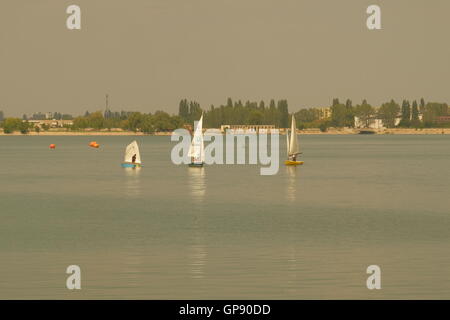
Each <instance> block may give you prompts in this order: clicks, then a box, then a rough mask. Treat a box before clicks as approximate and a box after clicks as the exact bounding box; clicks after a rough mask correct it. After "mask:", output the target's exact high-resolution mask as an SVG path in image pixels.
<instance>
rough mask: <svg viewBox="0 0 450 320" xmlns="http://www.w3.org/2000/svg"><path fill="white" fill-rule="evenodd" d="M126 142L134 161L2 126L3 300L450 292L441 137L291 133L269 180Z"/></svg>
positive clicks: (449, 170) (119, 147)
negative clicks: (8, 132)
mask: <svg viewBox="0 0 450 320" xmlns="http://www.w3.org/2000/svg"><path fill="white" fill-rule="evenodd" d="M136 139H137V141H138V142H139V144H140V146H141V153H142V158H143V161H144V165H145V167H144V168H142V169H141V170H138V171H136V170H127V169H123V168H121V167H120V163H121V161H122V158H123V152H124V148H125V146H126V144H128V143H129V142H131V141H132V140H133V137H31V136H30V137H26V136H11V137H0V298H3V299H5V298H13V299H17V298H25V299H29V298H36V299H91V298H94V299H108V298H113V299H114V298H123V299H197V298H208V299H209V298H215V299H229V298H235V299H248V298H255V299H262V298H267V299H272V298H273V299H330V298H337V299H346V298H357V299H365V298H373V299H382V298H387V299H410V298H425V299H428V298H437V299H443V298H447V299H448V298H450V210H449V208H450V188H449V181H450V138H449V137H448V136H419V135H418V136H413V135H408V136H401V135H384V136H377V135H373V136H364V135H362V136H361V135H359V136H358V135H346V136H331V135H330V136H301V137H300V141H301V144H302V147H303V151H304V155H303V157H302V158H303V160H304V161H305V165H304V166H301V167H298V168H288V167H285V166H284V165H282V166H280V170H279V173H278V174H277V175H274V176H261V175H260V174H259V168H260V166H259V165H214V166H206V167H205V168H204V169H196V168H188V167H186V166H176V165H173V164H172V163H171V160H170V151H171V148H172V146H173V145H174V144H175V143H173V142H170V137H154V136H145V137H136ZM280 139H281V147H282V150H281V154H282V157H283V156H284V152H285V151H284V149H285V144H284V139H285V138H284V137H283V136H282V137H280ZM91 140H96V141H97V142H98V143H99V144H100V145H101V148H100V149H92V148H89V147H88V143H89V141H91ZM50 143H55V144H56V145H57V149H56V150H50V149H49V148H48V145H49V144H50ZM280 160H284V159H280ZM72 264H76V265H79V266H80V267H81V272H82V290H78V291H77V290H73V291H69V290H68V289H66V284H65V283H66V278H67V276H68V275H67V274H66V273H65V271H66V268H67V266H69V265H72ZM372 264H376V265H379V266H380V267H381V271H382V289H381V290H368V289H367V288H366V279H367V277H368V275H367V274H366V268H367V266H369V265H372Z"/></svg>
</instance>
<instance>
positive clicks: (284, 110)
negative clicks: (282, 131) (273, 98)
mask: <svg viewBox="0 0 450 320" xmlns="http://www.w3.org/2000/svg"><path fill="white" fill-rule="evenodd" d="M277 109H278V117H279V120H278V126H279V127H280V128H287V127H288V126H289V107H288V102H287V100H279V101H278V106H277Z"/></svg>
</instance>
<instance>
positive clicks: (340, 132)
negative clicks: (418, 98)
mask: <svg viewBox="0 0 450 320" xmlns="http://www.w3.org/2000/svg"><path fill="white" fill-rule="evenodd" d="M360 130H365V131H373V132H374V133H375V134H378V135H386V134H387V135H389V134H397V135H398V134H408V135H437V134H440V135H442V134H450V128H424V129H415V128H393V129H354V128H342V129H335V128H330V129H328V130H327V131H326V132H322V131H320V130H319V129H304V130H297V132H298V133H299V134H300V135H302V134H304V135H352V134H353V135H354V134H359V132H360ZM171 134H172V132H155V133H143V132H132V131H41V132H39V133H38V132H34V131H30V132H29V133H26V134H22V133H20V132H18V131H16V132H13V133H8V134H5V133H3V132H2V131H0V136H170V135H171ZM280 134H282V135H284V134H285V132H284V129H282V130H280Z"/></svg>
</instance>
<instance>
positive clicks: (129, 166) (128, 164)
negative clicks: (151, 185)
mask: <svg viewBox="0 0 450 320" xmlns="http://www.w3.org/2000/svg"><path fill="white" fill-rule="evenodd" d="M140 167H142V165H141V164H139V163H126V162H124V163H122V168H132V169H135V168H140Z"/></svg>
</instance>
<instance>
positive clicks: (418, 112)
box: [0, 98, 450, 133]
mask: <svg viewBox="0 0 450 320" xmlns="http://www.w3.org/2000/svg"><path fill="white" fill-rule="evenodd" d="M327 110H329V113H328V114H325V112H326V111H327ZM201 114H203V116H204V119H203V121H204V124H203V125H204V127H205V128H219V127H220V126H221V125H226V124H235V125H275V126H276V127H279V128H287V127H289V119H290V118H289V114H290V113H289V106H288V102H287V100H285V99H281V100H278V101H275V100H274V99H271V100H270V101H269V102H268V103H267V104H266V102H265V101H262V100H261V101H259V102H258V101H246V102H242V101H241V100H236V101H233V100H232V99H231V98H228V99H227V101H226V103H225V104H222V105H219V106H218V107H215V106H214V105H211V106H210V107H209V108H208V109H202V108H201V106H200V104H199V103H198V102H196V101H188V100H187V99H182V100H181V101H180V103H179V106H178V114H177V115H170V114H169V113H167V112H165V111H156V112H154V113H141V112H130V111H119V112H117V111H111V110H106V111H105V112H101V111H96V112H92V113H90V112H88V111H86V113H85V114H84V115H83V116H78V117H75V118H74V117H72V116H71V115H68V114H61V113H58V112H55V113H53V114H52V115H53V119H56V120H69V119H71V120H72V121H73V124H72V125H66V128H67V130H85V129H94V130H103V129H108V130H111V129H113V128H121V129H123V130H129V131H136V132H137V131H141V132H144V133H153V132H161V131H172V130H175V129H177V128H181V127H183V126H185V125H189V126H192V124H193V123H194V121H196V120H198V119H199V118H200V116H201ZM294 114H295V117H296V120H297V126H298V128H299V129H305V128H320V129H321V130H322V131H326V130H327V128H328V127H336V128H340V127H354V126H355V117H358V119H359V122H360V123H362V126H363V127H369V126H370V124H371V123H372V122H373V121H374V119H377V118H378V119H381V120H382V121H383V124H384V126H386V127H388V128H394V127H403V128H432V127H450V123H441V122H439V121H437V119H438V117H441V116H448V115H449V109H448V105H447V104H446V103H437V102H428V103H426V102H425V100H424V99H423V98H422V99H420V100H419V101H416V100H414V101H412V102H410V101H409V100H403V102H402V103H401V105H400V104H398V103H397V102H395V101H394V100H390V101H388V102H385V103H383V104H381V106H380V107H379V108H375V107H373V106H372V105H370V104H369V103H368V102H367V101H366V100H363V101H362V102H361V103H360V104H356V105H354V104H353V103H352V101H351V100H350V99H347V100H346V101H345V103H341V102H340V101H339V99H337V98H335V99H333V101H332V103H331V106H329V107H326V108H317V107H311V108H304V109H300V110H299V111H297V112H295V113H294ZM45 118H46V116H45V115H44V114H42V113H35V114H33V115H32V116H31V117H30V118H28V117H26V116H25V115H24V117H22V119H19V118H5V117H4V113H3V112H2V111H0V125H1V127H2V128H3V130H4V132H5V133H11V132H13V131H20V132H22V133H27V132H29V131H30V130H36V131H39V130H40V128H39V127H35V126H34V125H33V124H32V123H29V122H28V121H27V120H42V119H45ZM42 129H44V130H48V129H49V126H48V125H47V126H45V125H44V126H42Z"/></svg>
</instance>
